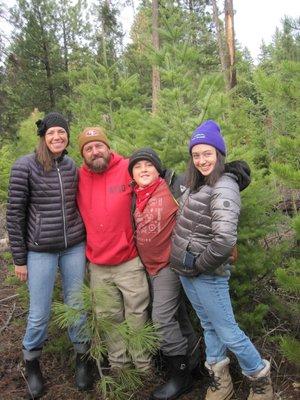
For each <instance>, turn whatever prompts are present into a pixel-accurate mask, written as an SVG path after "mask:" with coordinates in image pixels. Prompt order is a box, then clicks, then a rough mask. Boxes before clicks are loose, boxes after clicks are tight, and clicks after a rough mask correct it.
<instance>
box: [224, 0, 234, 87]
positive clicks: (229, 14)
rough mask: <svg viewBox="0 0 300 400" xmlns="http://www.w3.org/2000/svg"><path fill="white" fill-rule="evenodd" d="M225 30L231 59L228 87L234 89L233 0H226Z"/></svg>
mask: <svg viewBox="0 0 300 400" xmlns="http://www.w3.org/2000/svg"><path fill="white" fill-rule="evenodd" d="M225 30H226V43H227V50H228V59H229V66H228V67H229V68H228V88H229V89H232V88H234V86H235V85H236V68H235V43H234V24H233V0H225Z"/></svg>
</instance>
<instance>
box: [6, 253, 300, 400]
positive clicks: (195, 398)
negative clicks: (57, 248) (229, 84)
mask: <svg viewBox="0 0 300 400" xmlns="http://www.w3.org/2000/svg"><path fill="white" fill-rule="evenodd" d="M9 264H11V260H10V259H9V256H8V253H3V254H2V255H1V254H0V399H1V400H21V399H26V398H28V397H27V395H26V381H25V375H24V365H23V362H22V355H21V341H22V336H23V333H24V329H25V322H26V316H27V311H26V307H25V308H24V299H23V298H24V296H22V293H20V289H19V287H20V286H19V285H17V284H16V281H15V280H14V279H12V278H9V277H10V276H12V272H11V268H10V269H9V268H8V265H9ZM23 292H24V287H23ZM21 305H23V307H22V306H21ZM51 335H52V339H53V336H55V337H56V339H57V335H58V333H57V332H52V334H51ZM51 335H50V338H49V343H51ZM258 345H259V344H258ZM264 350H265V349H264ZM264 353H265V352H264ZM265 355H266V354H265ZM267 355H268V356H270V357H272V353H270V352H268V354H267ZM272 358H273V359H272V366H273V369H272V379H273V382H274V388H275V393H276V394H275V399H276V400H281V399H282V400H294V399H299V398H300V383H299V380H300V379H299V377H297V374H296V372H295V371H294V370H293V369H292V367H291V366H289V365H288V364H287V363H286V362H285V360H284V359H283V358H278V356H276V357H274V356H273V357H272ZM73 361H74V359H73V352H72V350H71V349H70V350H67V351H66V352H65V353H64V354H60V353H55V352H51V351H48V352H45V353H44V354H43V357H42V360H41V366H42V371H43V375H44V377H45V380H46V394H45V395H44V396H43V399H45V400H83V399H87V400H89V399H90V400H92V399H97V400H104V399H103V398H102V397H101V396H100V395H99V394H98V393H97V392H96V390H92V391H90V392H86V393H80V392H79V391H78V390H76V388H75V386H74V374H73V372H74V370H73ZM231 372H232V376H233V380H234V389H235V398H234V399H235V400H243V399H246V398H247V394H248V388H247V382H246V381H245V379H244V378H243V377H242V375H241V374H240V372H239V370H238V368H237V366H236V363H233V364H232V365H231ZM160 379H161V378H159V377H158V376H157V375H154V376H153V379H152V380H151V381H150V380H149V381H150V382H147V383H145V385H144V386H143V387H142V388H141V389H140V390H139V392H138V393H136V394H134V395H133V396H129V397H128V400H129V399H132V400H147V399H148V398H149V395H150V393H151V391H152V390H153V388H154V387H155V386H156V385H157V383H158V382H160ZM297 382H298V383H297ZM206 385H207V375H206V374H205V372H204V371H203V375H202V376H200V377H199V378H198V379H197V380H195V387H194V390H193V391H192V392H190V393H189V394H187V395H183V396H182V397H181V398H180V399H181V400H202V399H204V398H205V388H206Z"/></svg>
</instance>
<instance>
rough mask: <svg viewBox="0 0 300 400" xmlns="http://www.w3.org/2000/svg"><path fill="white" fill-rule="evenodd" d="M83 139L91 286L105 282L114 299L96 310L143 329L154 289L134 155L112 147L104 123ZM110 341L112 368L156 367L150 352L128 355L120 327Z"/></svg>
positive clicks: (81, 201) (81, 199) (83, 208)
mask: <svg viewBox="0 0 300 400" xmlns="http://www.w3.org/2000/svg"><path fill="white" fill-rule="evenodd" d="M78 141H79V148H80V152H81V155H82V156H83V159H84V163H83V165H82V167H81V168H80V169H79V186H78V195H77V202H78V206H79V210H80V213H81V216H82V218H83V221H84V224H85V227H86V231H87V244H86V256H87V258H88V261H89V272H90V285H91V289H92V290H96V289H99V288H100V287H105V288H106V290H108V291H109V294H110V299H111V301H107V302H104V301H103V302H102V303H101V304H96V312H97V314H98V315H103V316H105V317H109V318H110V320H112V321H113V322H115V323H121V322H123V321H124V319H125V318H126V320H127V321H128V322H129V323H130V324H133V325H134V326H133V327H134V328H135V329H138V328H139V327H142V326H143V325H144V324H145V322H146V320H147V318H148V315H147V307H148V304H149V288H148V283H147V278H146V273H145V270H144V267H143V264H142V263H141V261H140V259H139V257H138V256H137V250H136V247H135V243H134V238H133V227H132V221H131V215H130V207H131V196H132V189H131V186H130V182H131V177H130V175H129V173H128V160H126V159H124V158H123V157H121V156H120V155H119V154H117V153H115V152H113V151H112V150H111V149H110V145H109V142H108V139H107V136H106V134H105V132H104V129H103V128H102V127H90V128H86V129H84V131H83V132H81V133H80V135H79V137H78ZM106 344H107V349H108V359H109V362H110V366H111V368H112V369H118V368H122V367H125V366H128V365H130V364H131V363H133V364H134V365H135V366H136V368H138V369H140V370H142V371H147V370H148V369H149V368H150V355H149V354H142V353H141V352H134V351H132V352H131V354H128V351H127V350H126V346H125V343H124V341H123V340H122V338H121V337H120V335H119V334H118V333H117V330H114V331H113V332H110V333H109V335H108V337H107V341H106Z"/></svg>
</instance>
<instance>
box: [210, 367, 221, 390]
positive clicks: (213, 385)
mask: <svg viewBox="0 0 300 400" xmlns="http://www.w3.org/2000/svg"><path fill="white" fill-rule="evenodd" d="M209 376H210V382H209V387H210V389H211V391H212V392H215V391H216V390H219V389H220V386H221V382H220V380H221V378H220V377H219V376H215V374H214V373H213V372H212V371H211V372H209Z"/></svg>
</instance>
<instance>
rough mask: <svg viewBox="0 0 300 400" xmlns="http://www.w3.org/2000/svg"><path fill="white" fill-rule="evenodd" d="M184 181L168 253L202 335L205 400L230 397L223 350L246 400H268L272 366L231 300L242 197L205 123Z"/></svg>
mask: <svg viewBox="0 0 300 400" xmlns="http://www.w3.org/2000/svg"><path fill="white" fill-rule="evenodd" d="M189 152H190V154H191V159H190V164H189V171H188V176H187V181H188V182H187V183H188V188H189V189H188V190H187V191H186V193H185V194H184V195H183V196H182V198H181V202H180V210H179V214H178V217H177V221H176V225H175V229H174V233H173V238H172V250H171V266H172V268H173V269H174V270H175V271H177V272H178V274H179V275H180V279H181V283H182V285H183V288H184V290H185V292H186V294H187V297H188V298H189V300H190V302H191V304H192V306H193V308H194V309H195V311H196V313H197V315H198V317H199V320H200V322H201V326H202V328H203V332H204V340H205V346H206V362H205V366H206V368H207V369H208V371H209V374H210V376H211V378H212V379H211V385H210V387H209V388H208V390H207V393H206V397H205V399H206V400H227V399H230V398H231V397H232V396H233V385H232V380H231V377H230V374H229V358H228V357H227V354H226V352H227V349H229V350H230V351H231V352H233V353H234V354H235V356H236V357H237V360H238V362H239V364H240V366H241V368H242V371H243V374H244V375H246V376H247V377H248V378H249V381H250V383H251V390H250V395H249V397H248V399H249V400H250V399H251V400H271V399H273V390H272V384H271V379H270V363H269V362H268V361H267V360H263V359H262V358H261V356H260V354H259V353H258V351H257V350H256V348H255V347H254V345H253V344H252V342H251V341H250V339H249V338H248V337H247V336H246V335H245V333H244V332H243V331H242V330H241V329H240V328H239V326H238V325H237V323H236V321H235V318H234V314H233V310H232V306H231V300H230V295H229V286H228V281H229V278H230V264H229V257H230V255H231V251H232V248H233V247H234V246H235V244H236V240H237V225H238V217H239V213H240V206H241V202H240V193H239V186H238V184H237V182H236V176H235V175H233V174H230V173H225V172H224V163H225V156H226V146H225V142H224V138H223V136H222V135H221V132H220V128H219V126H218V125H217V124H216V123H215V122H214V121H212V120H209V121H205V122H204V123H203V124H202V125H200V126H199V127H198V128H197V129H196V130H195V131H194V132H193V134H192V137H191V140H190V143H189Z"/></svg>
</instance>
